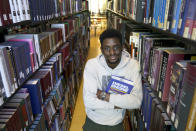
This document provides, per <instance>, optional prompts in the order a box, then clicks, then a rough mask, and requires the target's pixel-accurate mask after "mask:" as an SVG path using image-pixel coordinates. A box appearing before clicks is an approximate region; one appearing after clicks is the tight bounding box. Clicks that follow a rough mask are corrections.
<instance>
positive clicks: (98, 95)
mask: <svg viewBox="0 0 196 131" xmlns="http://www.w3.org/2000/svg"><path fill="white" fill-rule="evenodd" d="M96 95H97V98H98V99H100V100H104V101H107V102H109V100H110V94H108V93H106V92H104V91H101V90H97V94H96ZM103 95H105V97H104V96H103ZM103 98H104V99H103Z"/></svg>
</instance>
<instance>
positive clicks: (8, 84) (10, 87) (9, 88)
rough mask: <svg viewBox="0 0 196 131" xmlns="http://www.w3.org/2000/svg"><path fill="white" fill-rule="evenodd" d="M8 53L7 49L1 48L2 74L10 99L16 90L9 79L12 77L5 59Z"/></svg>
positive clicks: (6, 92)
mask: <svg viewBox="0 0 196 131" xmlns="http://www.w3.org/2000/svg"><path fill="white" fill-rule="evenodd" d="M6 51H7V50H6V47H0V73H1V76H2V81H3V85H4V90H5V94H6V97H10V96H11V95H12V94H13V93H14V91H15V89H14V88H13V87H14V86H13V85H12V83H11V81H10V79H9V78H10V77H11V76H10V75H9V73H8V69H7V67H6V61H5V57H4V55H5V52H6Z"/></svg>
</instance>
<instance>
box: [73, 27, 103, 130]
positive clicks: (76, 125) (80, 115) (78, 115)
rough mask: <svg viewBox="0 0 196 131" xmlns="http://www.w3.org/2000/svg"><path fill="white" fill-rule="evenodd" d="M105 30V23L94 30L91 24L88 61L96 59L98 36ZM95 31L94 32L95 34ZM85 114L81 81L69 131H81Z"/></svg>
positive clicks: (98, 51) (98, 48) (98, 43)
mask: <svg viewBox="0 0 196 131" xmlns="http://www.w3.org/2000/svg"><path fill="white" fill-rule="evenodd" d="M104 29H105V23H102V24H97V25H96V28H95V26H94V25H93V24H92V25H91V31H90V49H89V54H88V59H90V58H93V57H96V56H97V55H98V54H99V53H100V42H99V35H100V33H101V32H102V31H103V30H104ZM95 31H96V32H95ZM85 118H86V113H85V109H84V103H83V80H82V82H81V85H80V90H79V93H78V97H77V101H76V105H75V110H74V114H73V118H72V123H71V127H70V131H82V126H83V124H84V122H85Z"/></svg>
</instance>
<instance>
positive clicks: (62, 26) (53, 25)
mask: <svg viewBox="0 0 196 131" xmlns="http://www.w3.org/2000/svg"><path fill="white" fill-rule="evenodd" d="M51 28H61V29H62V32H63V42H66V33H65V24H63V23H62V24H52V25H51Z"/></svg>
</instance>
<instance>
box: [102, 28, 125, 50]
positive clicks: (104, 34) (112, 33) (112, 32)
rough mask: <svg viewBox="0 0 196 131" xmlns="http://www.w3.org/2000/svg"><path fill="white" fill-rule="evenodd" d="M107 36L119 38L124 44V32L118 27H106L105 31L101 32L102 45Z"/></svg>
mask: <svg viewBox="0 0 196 131" xmlns="http://www.w3.org/2000/svg"><path fill="white" fill-rule="evenodd" d="M106 38H117V39H119V41H120V43H121V44H122V34H121V33H120V31H118V30H116V29H112V28H111V29H106V30H105V31H104V32H102V33H101V35H100V37H99V40H100V42H101V46H102V45H103V40H104V39H106Z"/></svg>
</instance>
